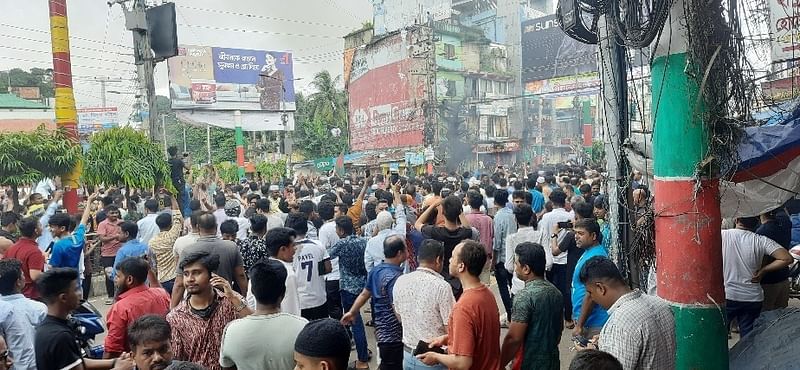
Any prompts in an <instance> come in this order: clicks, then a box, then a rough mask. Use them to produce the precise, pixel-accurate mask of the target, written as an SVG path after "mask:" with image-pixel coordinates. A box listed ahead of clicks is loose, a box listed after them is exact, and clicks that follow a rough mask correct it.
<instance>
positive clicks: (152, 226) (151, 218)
mask: <svg viewBox="0 0 800 370" xmlns="http://www.w3.org/2000/svg"><path fill="white" fill-rule="evenodd" d="M144 208H145V209H146V210H147V215H146V216H144V217H143V218H142V219H141V220H139V221H137V222H136V226H138V227H139V241H140V242H142V244H148V243H150V239H153V237H154V236H156V235H158V233H159V231H161V230H159V228H158V225H156V217H158V201H157V200H155V199H148V200H147V201H145V202H144Z"/></svg>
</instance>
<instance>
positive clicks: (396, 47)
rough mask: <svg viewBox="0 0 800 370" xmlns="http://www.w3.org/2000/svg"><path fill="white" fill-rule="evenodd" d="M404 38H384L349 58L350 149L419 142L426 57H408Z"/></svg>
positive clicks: (397, 35) (398, 145)
mask: <svg viewBox="0 0 800 370" xmlns="http://www.w3.org/2000/svg"><path fill="white" fill-rule="evenodd" d="M412 37H415V36H414V35H411V34H408V35H404V34H396V35H393V36H390V37H387V38H385V39H383V40H381V41H380V42H378V43H376V44H373V45H371V46H369V47H367V48H362V49H357V50H356V53H355V55H354V56H353V61H352V68H351V74H350V82H349V84H348V87H347V90H348V92H349V96H350V100H349V111H350V146H351V149H352V150H353V151H361V150H373V149H387V148H404V147H416V146H421V145H422V144H423V137H424V128H425V120H424V115H423V111H424V105H423V104H424V103H425V102H426V96H428V95H427V89H428V86H427V82H426V78H425V75H424V74H423V73H418V71H421V70H424V62H425V60H424V59H421V58H420V59H416V58H412V57H410V56H409V52H408V45H409V39H410V38H412Z"/></svg>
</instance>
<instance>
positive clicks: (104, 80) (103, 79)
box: [94, 77, 122, 108]
mask: <svg viewBox="0 0 800 370" xmlns="http://www.w3.org/2000/svg"><path fill="white" fill-rule="evenodd" d="M94 80H95V81H96V82H99V83H100V101H101V102H102V105H103V108H105V107H106V84H107V83H109V82H122V80H121V79H119V78H110V77H95V78H94Z"/></svg>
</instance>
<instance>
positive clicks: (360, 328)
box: [339, 289, 369, 362]
mask: <svg viewBox="0 0 800 370" xmlns="http://www.w3.org/2000/svg"><path fill="white" fill-rule="evenodd" d="M339 293H340V294H341V296H342V307H343V308H344V311H345V312H347V311H350V308H351V307H353V303H355V301H356V298H358V294H353V293H350V292H348V291H346V290H344V289H342V290H340V291H339ZM350 328H351V330H352V331H353V341H355V342H356V353H357V354H358V361H361V362H369V350H368V349H367V332H366V330H365V329H364V321H363V320H362V319H361V313H357V314H356V316H355V318H354V320H353V323H352V324H351V325H350Z"/></svg>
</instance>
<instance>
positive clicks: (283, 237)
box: [247, 227, 300, 316]
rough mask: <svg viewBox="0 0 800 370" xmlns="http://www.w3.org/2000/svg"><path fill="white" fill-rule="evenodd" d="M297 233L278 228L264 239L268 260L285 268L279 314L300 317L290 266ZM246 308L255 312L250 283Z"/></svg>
mask: <svg viewBox="0 0 800 370" xmlns="http://www.w3.org/2000/svg"><path fill="white" fill-rule="evenodd" d="M296 238H297V233H296V232H295V231H294V230H293V229H290V228H287V227H278V228H275V229H272V230H270V231H267V235H266V236H265V237H264V239H265V243H266V245H267V249H268V250H269V254H270V257H269V259H271V260H275V261H278V262H280V263H282V264H283V267H285V268H286V284H285V285H286V294H285V295H284V296H283V300H281V312H284V313H288V314H292V315H295V316H300V298H299V296H298V294H297V276H296V275H295V270H294V267H293V265H292V262H293V261H294V254H295V250H296V249H297V248H296V246H295V239H296ZM247 306H249V307H250V309H252V310H256V309H257V308H258V307H257V305H256V297H255V296H254V295H253V286H252V283H251V285H250V286H248V289H247Z"/></svg>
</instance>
